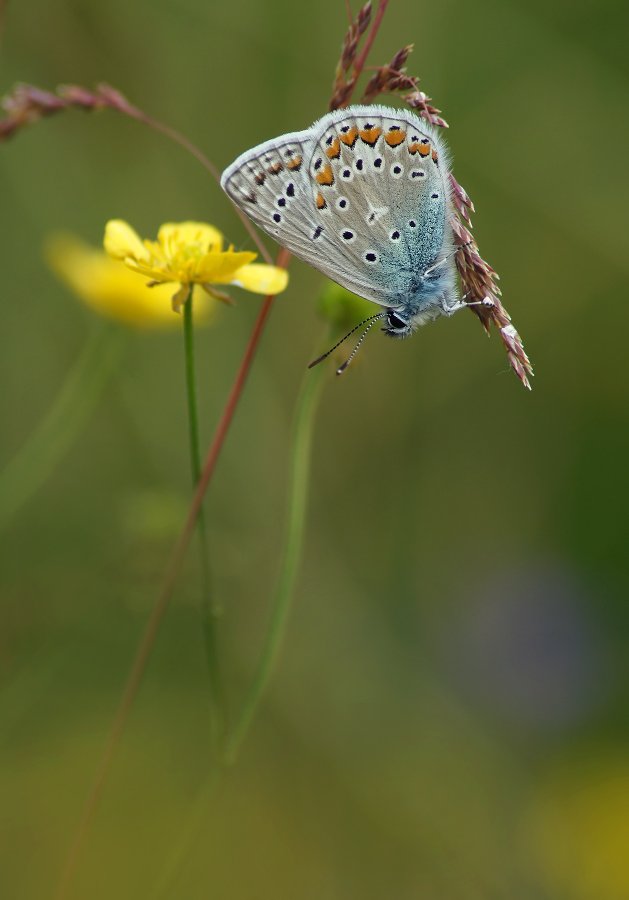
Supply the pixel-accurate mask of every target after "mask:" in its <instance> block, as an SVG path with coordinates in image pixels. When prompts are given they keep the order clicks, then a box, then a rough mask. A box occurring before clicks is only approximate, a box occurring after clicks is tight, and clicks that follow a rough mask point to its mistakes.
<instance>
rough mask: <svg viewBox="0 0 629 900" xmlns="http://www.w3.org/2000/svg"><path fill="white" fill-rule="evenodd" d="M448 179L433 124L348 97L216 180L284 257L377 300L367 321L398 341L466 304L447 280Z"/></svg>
mask: <svg viewBox="0 0 629 900" xmlns="http://www.w3.org/2000/svg"><path fill="white" fill-rule="evenodd" d="M449 176H450V165H449V157H448V150H447V147H446V145H445V142H444V140H443V138H442V137H441V136H440V135H439V134H438V133H437V130H436V129H435V128H433V127H432V126H430V125H428V124H427V123H426V122H424V121H422V120H421V119H419V118H418V117H417V116H415V115H413V114H412V113H411V112H408V111H406V110H397V109H392V108H388V107H385V106H349V107H347V108H346V109H340V110H336V111H335V112H331V113H328V114H327V115H325V116H323V118H321V119H319V120H318V121H317V122H315V123H314V125H312V127H311V128H308V129H307V130H306V131H298V132H295V133H292V134H285V135H282V136H280V137H277V138H275V139H273V140H270V141H267V142H266V143H264V144H260V145H259V146H257V147H254V148H253V149H251V150H247V151H246V152H245V153H243V154H242V155H241V156H239V157H238V159H236V160H235V161H234V162H233V163H232V164H231V165H230V166H229V167H228V168H227V169H226V170H225V172H224V173H223V175H222V178H221V186H222V188H223V189H224V190H225V191H226V193H227V194H228V196H229V197H230V198H231V199H232V200H233V201H234V203H236V204H237V206H239V207H240V208H241V209H242V210H244V212H245V213H246V214H247V215H248V216H250V218H252V219H253V221H254V222H256V223H257V224H258V225H259V226H260V227H261V228H263V229H264V231H266V232H267V233H268V234H270V235H271V237H272V238H274V239H275V240H276V241H277V242H278V243H279V244H282V245H283V246H285V247H287V248H288V249H289V250H290V251H291V252H292V253H294V254H295V256H298V257H300V258H301V259H303V260H305V261H306V262H308V263H310V265H312V266H314V267H315V268H316V269H319V271H321V272H323V273H324V274H325V275H327V276H328V277H329V278H331V279H332V280H333V281H336V282H337V283H338V284H340V285H342V286H343V287H346V288H348V290H350V291H352V292H353V293H355V294H359V295H360V296H361V297H365V298H366V299H367V300H372V301H373V302H374V303H378V304H380V305H381V306H384V307H386V309H385V310H384V311H383V312H381V313H379V314H377V315H375V316H372V317H370V319H369V320H365V321H368V322H369V325H368V328H369V327H371V325H373V324H374V322H375V321H377V320H384V323H385V327H384V328H383V331H384V332H385V333H386V334H388V335H390V336H391V337H398V338H401V337H406V336H408V335H409V334H411V333H412V332H413V331H414V330H415V329H416V328H417V327H418V326H419V325H423V324H424V323H425V322H427V321H430V320H432V319H436V318H437V317H438V316H441V315H452V313H454V312H456V311H457V310H459V309H463V308H464V307H465V306H467V305H471V304H466V303H465V302H461V301H460V299H459V296H458V292H457V287H456V268H455V263H454V253H455V247H454V241H453V234H452V229H451V227H450V224H449V221H450V218H451V216H452V214H453V211H452V208H451V200H450V177H449ZM488 302H489V303H491V301H488ZM363 337H364V335H363ZM361 340H362V338H361ZM326 355H327V354H326ZM352 356H353V354H352ZM348 362H349V360H348ZM343 368H344V367H343Z"/></svg>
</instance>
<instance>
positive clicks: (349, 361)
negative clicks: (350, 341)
mask: <svg viewBox="0 0 629 900" xmlns="http://www.w3.org/2000/svg"><path fill="white" fill-rule="evenodd" d="M383 316H386V313H378V315H376V316H372V317H371V321H370V322H369V324H368V325H367V327H366V328H365V330H364V331H363V333H362V334H361V336H360V337H359V339H358V341H357V343H356V346H355V347H354V349H353V350H352V352H351V353H350V355H349V356H348V357H347V359H346V360H345V362H344V363H343V365H342V366H339V367H338V369H337V370H336V374H337V375H342V374H343V372H344V371H345V369H346V368H347V367H348V366H349V364H350V363H351V361H352V360H353V359H354V357H355V356H356V354H357V353H358V351H359V349H360V345H361V344H362V342H363V341H364V340H365V338H366V337H367V335H368V334H369V329H370V328H371V326H372V325H373V324H374V323H375V321H376V319H382V318H383Z"/></svg>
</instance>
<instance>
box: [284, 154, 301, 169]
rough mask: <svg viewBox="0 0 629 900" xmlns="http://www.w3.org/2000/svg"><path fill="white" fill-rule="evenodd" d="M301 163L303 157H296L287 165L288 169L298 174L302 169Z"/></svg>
mask: <svg viewBox="0 0 629 900" xmlns="http://www.w3.org/2000/svg"><path fill="white" fill-rule="evenodd" d="M301 163H302V159H301V156H296V157H295V158H294V159H291V161H290V162H287V163H286V168H287V169H290V170H291V172H298V171H299V170H300V169H301Z"/></svg>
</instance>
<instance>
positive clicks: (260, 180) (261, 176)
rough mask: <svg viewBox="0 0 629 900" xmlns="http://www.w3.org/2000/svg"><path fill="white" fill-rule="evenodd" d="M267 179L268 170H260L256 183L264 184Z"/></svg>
mask: <svg viewBox="0 0 629 900" xmlns="http://www.w3.org/2000/svg"><path fill="white" fill-rule="evenodd" d="M265 181H266V172H258V174H257V175H256V177H255V182H256V184H264V182H265Z"/></svg>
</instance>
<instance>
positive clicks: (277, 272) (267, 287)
mask: <svg viewBox="0 0 629 900" xmlns="http://www.w3.org/2000/svg"><path fill="white" fill-rule="evenodd" d="M230 284H234V285H236V287H241V288H244V289H245V290H246V291H253V293H254V294H281V292H282V291H283V290H285V289H286V285H287V284H288V272H287V271H286V269H280V268H278V267H277V266H267V265H264V263H255V264H254V265H248V266H243V267H242V268H241V269H239V270H238V271H237V272H236V273H235V276H234V279H233V281H230Z"/></svg>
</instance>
